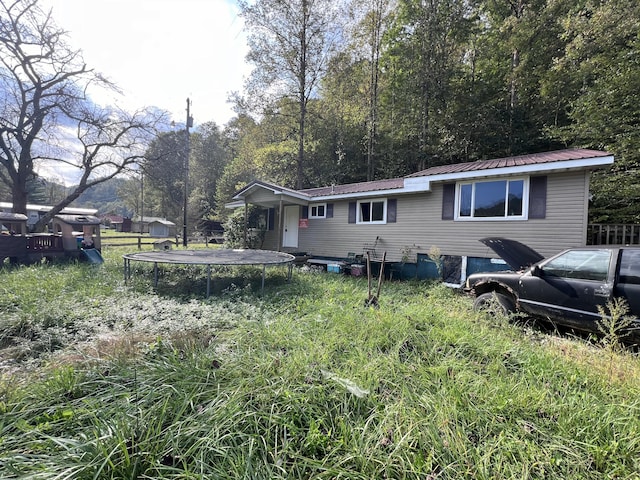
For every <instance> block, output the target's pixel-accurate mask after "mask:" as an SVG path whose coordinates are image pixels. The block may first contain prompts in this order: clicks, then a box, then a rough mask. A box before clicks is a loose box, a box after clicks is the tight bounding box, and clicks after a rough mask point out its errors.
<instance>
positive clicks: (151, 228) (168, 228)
mask: <svg viewBox="0 0 640 480" xmlns="http://www.w3.org/2000/svg"><path fill="white" fill-rule="evenodd" d="M131 231H132V232H133V233H148V234H149V235H150V236H152V237H175V235H176V233H177V230H176V224H175V223H173V222H171V221H169V220H167V219H166V218H161V217H142V218H141V217H139V216H137V217H134V218H133V219H132V220H131Z"/></svg>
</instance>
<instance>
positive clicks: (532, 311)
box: [465, 237, 640, 343]
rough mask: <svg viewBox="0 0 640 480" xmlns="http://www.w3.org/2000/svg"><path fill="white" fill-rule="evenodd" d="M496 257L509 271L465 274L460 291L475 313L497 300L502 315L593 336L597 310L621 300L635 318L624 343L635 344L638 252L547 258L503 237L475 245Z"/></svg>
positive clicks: (639, 301) (577, 251)
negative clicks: (469, 298) (525, 317)
mask: <svg viewBox="0 0 640 480" xmlns="http://www.w3.org/2000/svg"><path fill="white" fill-rule="evenodd" d="M480 241H481V242H482V243H484V244H485V245H487V246H488V247H490V248H491V249H492V250H493V251H494V252H496V253H497V254H498V255H499V256H500V257H501V258H502V259H503V260H504V261H505V262H506V263H507V264H508V265H509V266H510V267H511V268H512V270H511V271H505V272H491V273H474V274H472V275H469V277H468V278H467V281H466V285H465V291H467V292H468V293H471V294H472V295H474V296H475V297H476V298H475V301H474V308H476V309H481V308H485V307H486V306H487V305H489V304H491V303H493V304H495V303H496V301H497V302H498V306H499V307H500V309H501V310H502V311H503V312H504V313H513V312H523V313H525V314H529V315H531V316H535V317H541V318H543V319H548V320H551V321H552V322H555V323H557V324H559V325H565V326H569V327H572V328H576V329H579V330H585V331H592V332H597V331H598V321H599V320H600V319H601V316H600V313H599V309H598V307H601V308H604V311H605V312H607V311H608V310H607V303H608V302H610V301H611V300H612V299H613V298H614V297H621V298H624V299H625V300H626V301H627V304H628V306H629V311H628V315H631V316H633V317H635V318H636V321H637V325H635V324H634V325H633V327H632V328H631V329H629V332H628V339H629V340H631V341H633V342H635V343H637V342H640V248H639V247H624V246H619V247H618V246H615V247H611V246H592V247H580V248H571V249H568V250H564V251H562V252H560V253H558V254H557V255H554V256H552V257H550V258H546V259H545V258H543V257H542V255H540V254H539V253H537V252H535V251H534V250H532V249H531V248H529V247H527V246H526V245H523V244H522V243H519V242H516V241H514V240H508V239H505V238H497V237H494V238H484V239H482V240H480Z"/></svg>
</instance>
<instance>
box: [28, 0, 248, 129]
mask: <svg viewBox="0 0 640 480" xmlns="http://www.w3.org/2000/svg"><path fill="white" fill-rule="evenodd" d="M40 5H41V7H43V9H47V8H52V9H53V14H52V16H53V18H54V19H55V21H56V23H57V25H58V26H59V27H61V28H63V29H65V30H67V31H68V32H69V39H68V41H69V43H70V44H71V46H73V47H75V48H78V49H81V50H82V51H83V56H84V60H85V62H86V63H87V65H88V66H89V67H92V68H94V69H96V70H97V71H99V72H100V73H102V74H104V75H105V76H106V77H107V78H109V79H110V80H111V81H113V82H114V83H115V84H116V85H118V87H119V88H120V89H121V90H122V91H123V94H124V95H123V96H122V97H120V98H119V99H118V100H117V103H118V105H119V106H121V107H123V108H125V109H127V110H134V109H136V108H141V107H148V106H155V107H159V108H161V109H163V110H166V111H168V112H169V113H170V114H171V116H172V119H173V120H174V121H176V123H178V122H180V123H184V122H185V121H186V115H187V114H186V107H187V98H189V99H190V100H191V107H190V108H191V116H192V117H193V118H194V122H195V124H196V126H197V125H198V124H201V123H204V122H208V121H215V122H216V123H217V124H218V125H219V126H221V127H222V126H224V125H225V124H226V123H227V122H228V121H229V120H230V119H231V118H232V116H233V111H232V109H231V105H230V104H228V103H227V98H228V96H229V94H230V93H231V92H232V91H241V90H242V85H243V80H244V78H245V77H246V76H247V75H248V74H249V72H250V68H249V67H248V66H247V64H246V63H245V61H244V59H245V56H246V53H247V51H248V47H247V45H246V37H245V35H244V33H243V31H242V27H243V24H242V20H241V19H240V18H239V17H238V16H237V12H238V7H237V5H236V3H235V1H234V0H41V3H40ZM96 100H97V101H98V103H106V102H110V101H111V100H109V99H106V98H104V99H103V98H97V99H96Z"/></svg>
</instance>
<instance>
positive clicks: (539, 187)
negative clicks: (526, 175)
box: [529, 176, 547, 218]
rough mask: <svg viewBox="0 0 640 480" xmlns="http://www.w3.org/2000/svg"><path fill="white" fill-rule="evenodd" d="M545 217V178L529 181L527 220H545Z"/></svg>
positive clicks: (533, 178)
mask: <svg viewBox="0 0 640 480" xmlns="http://www.w3.org/2000/svg"><path fill="white" fill-rule="evenodd" d="M546 215H547V177H546V176H540V177H531V178H530V179H529V218H545V217H546Z"/></svg>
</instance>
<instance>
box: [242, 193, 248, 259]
mask: <svg viewBox="0 0 640 480" xmlns="http://www.w3.org/2000/svg"><path fill="white" fill-rule="evenodd" d="M248 219H249V210H248V208H247V199H246V198H245V199H244V243H243V247H244V248H247V230H248V226H247V222H248Z"/></svg>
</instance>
